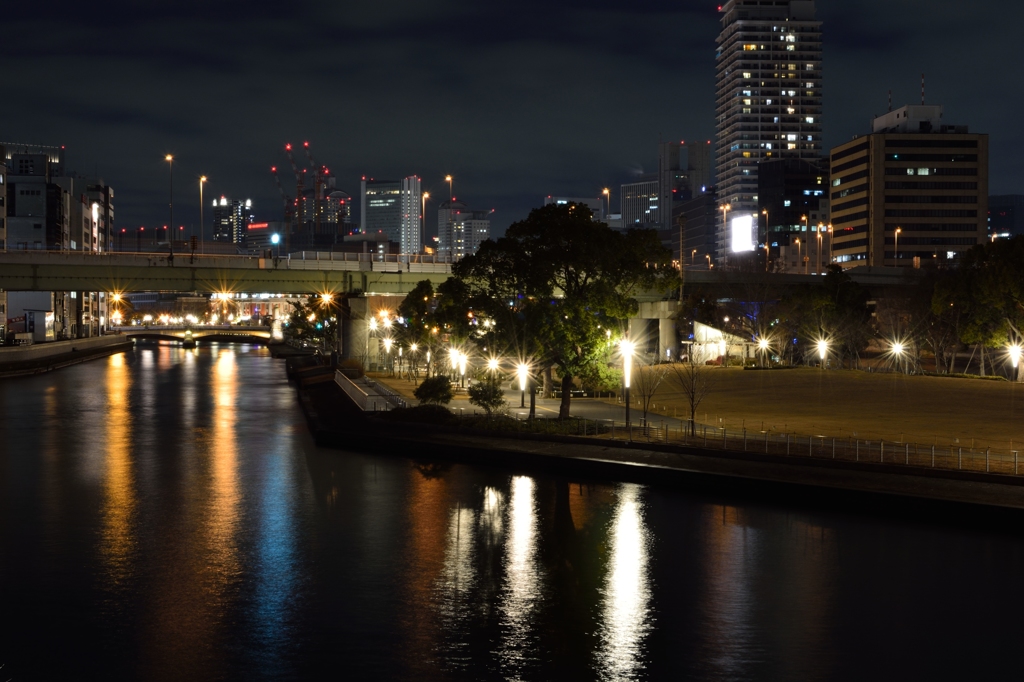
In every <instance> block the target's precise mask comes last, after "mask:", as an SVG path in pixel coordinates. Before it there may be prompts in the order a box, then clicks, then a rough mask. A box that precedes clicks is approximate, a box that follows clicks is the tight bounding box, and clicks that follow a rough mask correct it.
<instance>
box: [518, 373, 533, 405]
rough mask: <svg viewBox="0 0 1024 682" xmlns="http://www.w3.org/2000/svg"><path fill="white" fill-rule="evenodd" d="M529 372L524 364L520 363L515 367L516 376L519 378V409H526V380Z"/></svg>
mask: <svg viewBox="0 0 1024 682" xmlns="http://www.w3.org/2000/svg"><path fill="white" fill-rule="evenodd" d="M529 372H530V368H529V366H528V365H527V364H526V363H525V362H520V363H519V366H518V367H516V375H517V376H518V377H519V394H520V395H519V407H526V378H527V376H528V374H529Z"/></svg>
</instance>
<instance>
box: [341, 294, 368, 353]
mask: <svg viewBox="0 0 1024 682" xmlns="http://www.w3.org/2000/svg"><path fill="white" fill-rule="evenodd" d="M348 306H349V317H348V319H343V320H342V321H341V358H342V359H343V360H360V361H362V362H363V368H364V369H367V368H368V365H367V358H368V357H369V342H370V327H369V325H368V324H367V322H368V320H369V317H370V316H369V307H370V306H369V301H368V300H367V299H365V298H363V297H361V296H352V297H350V298H349V299H348Z"/></svg>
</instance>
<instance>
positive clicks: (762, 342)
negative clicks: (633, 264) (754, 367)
mask: <svg viewBox="0 0 1024 682" xmlns="http://www.w3.org/2000/svg"><path fill="white" fill-rule="evenodd" d="M769 346H770V344H769V342H768V339H766V338H765V337H763V336H762V337H761V338H759V339H758V340H757V349H758V351H760V354H761V366H762V367H764V365H765V358H766V357H767V356H768V349H769Z"/></svg>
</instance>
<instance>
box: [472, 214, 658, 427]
mask: <svg viewBox="0 0 1024 682" xmlns="http://www.w3.org/2000/svg"><path fill="white" fill-rule="evenodd" d="M453 275H454V279H456V280H459V281H461V282H464V283H465V284H466V286H467V291H466V292H465V294H466V300H467V301H468V302H469V304H470V305H472V306H473V308H474V310H479V311H485V312H486V314H488V315H490V316H491V317H492V318H493V319H495V321H496V326H495V328H494V329H495V333H496V334H497V335H498V336H499V337H500V338H501V339H502V341H503V343H504V344H505V346H506V347H507V348H508V349H509V350H511V351H512V352H518V353H519V354H520V355H521V356H522V357H524V358H525V357H532V358H533V359H534V360H535V361H536V363H537V364H538V365H539V367H540V368H541V369H543V368H544V367H550V366H554V367H556V368H557V370H558V373H559V375H560V376H561V383H562V402H561V405H560V406H559V417H562V418H565V417H568V416H569V408H570V404H571V395H572V393H571V389H572V385H573V379H574V378H575V377H578V376H581V375H583V374H586V373H587V372H588V370H589V369H590V368H591V367H592V365H593V363H595V362H597V361H598V359H599V358H600V357H601V355H602V351H603V350H604V347H605V344H607V341H608V335H607V333H608V331H609V330H612V329H617V328H619V327H621V325H622V324H623V323H624V322H625V321H626V320H628V319H629V317H630V316H631V315H633V314H635V313H636V311H637V307H638V306H637V303H636V300H635V296H636V294H637V293H638V292H640V291H642V290H645V289H649V288H653V287H658V286H660V287H669V286H671V285H672V284H674V275H675V271H674V270H673V269H672V268H671V254H670V252H669V251H668V250H667V249H665V248H664V247H662V246H661V243H660V241H659V240H658V237H657V233H655V232H654V231H653V230H629V231H628V232H626V233H622V232H618V231H615V230H612V229H611V228H609V227H608V226H607V225H605V224H604V223H599V222H595V221H594V220H593V219H592V216H591V213H590V210H589V209H588V208H587V207H586V206H582V205H577V204H569V205H558V204H551V205H548V206H544V207H543V208H538V209H535V210H533V211H532V212H531V213H530V215H529V217H527V218H526V220H522V221H520V222H517V223H515V224H513V225H511V226H510V227H509V228H508V230H507V231H506V233H505V237H504V238H502V239H499V240H498V241H496V242H485V243H484V245H483V246H481V248H480V250H479V251H477V253H476V254H474V255H472V256H469V257H467V258H465V259H463V260H462V261H460V262H459V263H457V264H456V265H455V267H454V268H453Z"/></svg>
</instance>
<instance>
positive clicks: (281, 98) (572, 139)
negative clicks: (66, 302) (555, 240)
mask: <svg viewBox="0 0 1024 682" xmlns="http://www.w3.org/2000/svg"><path fill="white" fill-rule="evenodd" d="M541 7H543V8H544V12H545V16H546V19H545V20H544V21H537V16H538V15H537V14H536V13H534V12H533V10H534V9H536V10H539V9H540V8H541ZM1012 7H1015V6H1012ZM75 8H76V6H75V5H72V4H71V3H67V2H57V3H56V4H55V5H54V6H53V8H52V10H51V11H48V12H47V13H46V17H45V19H43V18H40V17H41V15H40V14H39V13H37V12H33V11H31V10H30V9H29V8H27V7H12V8H9V13H8V15H7V16H6V17H5V21H4V25H3V27H2V28H0V37H2V38H3V44H4V45H5V47H4V50H5V53H6V54H7V56H8V59H9V60H11V59H14V58H15V57H16V58H17V60H18V68H17V69H12V70H11V71H10V73H9V74H8V80H7V82H6V83H5V89H6V91H7V93H8V101H9V103H10V105H9V106H8V107H7V109H6V110H5V112H4V117H3V119H2V120H0V139H4V140H7V141H12V142H25V143H33V144H45V145H65V146H66V149H67V164H68V168H69V169H70V170H74V171H77V172H79V173H81V174H86V175H89V176H91V177H100V178H103V179H104V181H105V182H106V183H108V184H109V185H111V186H113V187H116V188H117V191H118V220H119V223H120V224H121V225H122V226H136V225H156V224H163V222H165V221H166V204H167V196H166V195H167V192H166V184H167V183H166V180H167V177H166V176H167V167H166V163H165V162H164V157H165V155H166V154H173V155H174V158H175V162H174V164H175V166H174V176H175V179H174V187H175V190H174V215H175V222H176V223H179V224H184V225H185V226H186V229H188V228H189V227H190V226H192V225H195V226H198V223H199V189H198V178H199V176H200V175H205V176H207V177H208V178H209V182H208V184H207V186H206V188H205V190H204V191H205V192H206V196H207V197H213V196H217V197H219V196H221V195H226V196H245V197H252V200H253V205H254V207H256V218H257V220H260V221H266V220H279V219H280V218H281V216H280V211H281V208H280V207H281V200H280V196H279V194H278V192H277V189H276V186H275V184H274V181H273V178H272V176H271V175H270V172H269V168H270V166H272V165H277V166H284V165H285V160H284V157H283V154H282V152H281V149H282V147H283V144H284V143H285V142H294V143H298V142H301V141H303V140H310V141H311V142H312V144H313V145H314V146H315V149H316V153H317V159H318V161H321V162H323V163H325V164H327V165H329V167H330V168H331V173H332V175H333V176H334V177H335V178H337V182H338V188H339V189H340V190H343V191H345V192H347V193H348V194H350V195H352V196H356V194H357V192H358V189H359V179H360V177H362V176H363V175H368V176H375V177H406V176H408V175H410V174H416V175H418V176H419V177H420V178H422V183H423V184H422V189H423V190H424V191H427V192H430V193H431V194H432V196H445V195H446V189H447V183H446V182H445V180H444V178H445V176H446V175H447V174H451V175H453V176H454V177H455V186H456V188H457V191H456V195H457V196H467V197H472V203H473V205H474V207H477V206H479V207H480V208H481V209H488V210H490V209H496V212H495V214H494V216H493V220H492V227H491V233H492V234H493V235H496V236H497V235H500V234H502V233H503V232H504V229H505V227H506V226H507V225H508V224H510V223H511V222H514V221H516V220H520V219H522V218H524V217H525V216H526V215H527V213H528V212H529V210H530V209H531V208H534V207H536V206H538V205H539V203H540V202H539V201H538V197H542V196H544V195H546V194H549V193H551V192H557V193H558V194H561V195H567V196H593V197H595V198H598V197H601V189H602V188H603V187H610V188H613V191H614V192H615V193H616V196H613V197H612V208H613V211H617V210H618V207H619V201H620V198H619V196H617V193H618V188H619V187H620V185H621V184H623V183H628V182H631V181H634V180H635V179H637V176H638V175H639V173H638V172H637V171H640V170H642V171H643V172H647V173H650V172H655V171H657V167H658V143H659V141H660V140H669V139H679V140H683V139H705V140H707V139H710V140H715V132H714V129H715V39H716V37H717V36H718V34H719V31H720V29H721V26H720V18H721V15H720V14H719V13H718V11H716V10H717V7H716V5H715V4H714V3H711V4H708V3H703V2H696V1H683V2H668V1H667V0H665V1H662V0H658V1H650V2H638V3H632V4H631V5H630V6H629V7H628V8H625V7H619V6H616V5H611V4H607V5H601V4H598V5H597V6H593V7H589V8H580V7H577V6H575V5H574V4H572V3H559V2H555V3H546V4H545V5H543V6H541V5H539V4H538V5H530V4H529V3H527V5H526V6H524V7H520V8H518V9H517V11H516V12H515V13H514V14H512V13H509V12H508V11H507V10H504V9H502V8H500V7H476V6H474V7H472V8H471V9H469V10H467V8H465V7H463V6H461V5H459V4H456V3H439V4H435V5H431V6H429V7H425V6H420V5H416V4H412V3H409V4H407V5H405V4H402V3H399V5H398V6H396V7H394V8H393V9H390V10H389V11H388V12H387V13H383V14H382V13H380V12H378V11H376V10H371V9H369V8H361V7H346V8H344V10H341V9H340V8H337V7H336V6H334V5H331V4H317V3H312V4H310V5H309V6H305V7H299V8H291V9H289V10H288V12H290V14H289V15H288V16H282V13H281V9H280V6H279V5H277V4H270V3H264V2H254V3H247V4H245V5H241V4H235V3H232V2H227V3H224V4H221V5H218V6H217V7H214V8H208V7H204V8H199V7H198V6H175V7H170V6H168V7H162V8H157V9H150V8H140V7H136V6H134V5H132V4H129V3H115V4H114V5H113V6H112V7H110V8H108V9H107V10H106V11H105V12H104V13H103V15H102V17H98V16H97V17H86V18H84V19H83V18H82V16H81V13H80V12H78V11H76V9H75ZM523 9H525V10H526V11H521V10H523ZM925 9H926V10H927V11H925ZM1009 12H1010V10H1009V9H1007V10H1006V12H1004V15H1005V14H1008V13H1009ZM991 16H992V14H991V12H970V13H968V12H964V10H963V5H962V3H955V2H952V1H945V2H944V1H942V0H938V1H934V2H929V3H928V4H927V6H924V5H923V4H922V3H906V4H903V5H899V6H893V5H891V4H890V3H885V2H882V0H861V1H860V2H844V3H839V2H835V1H827V0H819V1H818V2H817V18H818V19H820V20H821V21H822V22H823V26H822V32H823V43H824V56H823V60H824V68H823V78H822V82H823V91H824V106H823V108H824V117H825V119H826V121H827V122H826V126H825V130H824V142H823V149H824V150H827V149H829V148H831V147H834V146H837V145H838V144H841V143H842V142H845V141H846V140H849V139H850V138H851V137H852V136H853V135H856V134H863V133H864V132H866V130H867V129H868V127H869V125H870V121H871V118H872V117H873V116H874V115H876V114H881V113H884V112H885V110H886V108H887V101H888V92H889V90H890V89H891V90H892V100H893V105H894V106H895V107H899V106H902V105H904V104H913V103H917V102H919V101H920V76H921V73H925V74H926V80H927V84H926V88H927V101H928V102H929V103H941V104H943V105H944V106H945V111H946V115H947V117H948V118H949V119H950V120H955V121H958V122H963V123H965V124H968V125H970V127H971V130H972V131H977V132H982V133H988V134H989V135H990V136H991V152H992V157H991V169H990V170H991V173H990V175H991V191H992V193H993V194H1017V193H1022V192H1024V170H1021V169H1019V168H1018V167H1017V165H1016V164H1015V163H1014V158H1015V156H1016V154H1015V150H1016V149H1018V148H1020V146H1021V145H1022V143H1024V132H1022V130H1021V127H1020V126H1019V125H1018V124H1017V123H1016V121H1015V112H1016V111H1017V110H1018V109H1019V108H1020V104H1021V102H1020V101H1019V100H1020V98H1021V95H1020V94H1019V93H1018V92H1016V91H1013V90H1009V89H1007V87H1006V84H1005V82H1003V80H1002V79H1001V76H1000V74H999V73H998V72H997V70H995V69H990V68H989V67H988V65H989V64H1001V63H1012V59H1013V55H1012V53H1011V52H1010V50H1012V49H1013V47H1012V45H1013V43H1014V41H1013V40H1012V38H1011V33H1010V31H1011V30H1012V28H1011V27H1013V26H1014V25H1015V22H1013V21H1011V20H1008V21H1000V22H994V23H993V22H991V21H990V20H991ZM1005 18H1007V19H1012V17H1009V16H1006V17H1005ZM227 25H230V26H231V30H232V32H233V33H234V32H238V33H240V34H241V35H246V36H248V39H249V40H250V42H251V44H252V45H253V46H254V49H251V50H237V49H235V47H234V46H232V47H230V48H229V47H228V46H227V45H225V44H224V43H223V41H222V40H220V39H219V36H220V35H222V30H223V29H224V27H225V26H227ZM40 35H46V36H47V40H46V44H45V46H43V47H39V46H38V45H37V44H36V37H37V36H40ZM447 35H450V36H453V37H454V36H458V40H452V41H450V42H449V41H446V40H445V39H444V38H445V36H447ZM473 36H480V37H478V38H474V37H473ZM483 36H486V39H484V37H483ZM466 40H470V41H471V42H472V43H473V45H472V48H473V49H472V50H466V49H465V48H466V44H465V41H466ZM449 45H450V46H449ZM255 46H259V47H258V49H255ZM285 46H288V47H287V48H285ZM295 46H298V47H295ZM468 55H472V57H471V58H470V57H469V56H468ZM70 61H73V62H74V63H75V64H76V68H78V69H81V70H82V71H83V72H85V73H103V74H104V83H103V87H102V89H100V90H97V91H95V92H96V93H97V94H95V95H87V96H85V97H82V96H81V94H80V92H79V91H78V90H77V89H74V88H70V87H64V86H62V85H61V81H59V80H55V79H54V78H53V73H56V72H59V70H60V69H61V68H63V66H62V65H66V64H67V63H69V62H70ZM399 65H401V68H402V69H408V70H409V79H408V80H407V81H406V82H407V83H411V85H409V87H404V88H398V89H396V88H393V87H391V81H390V80H389V79H388V78H386V77H385V76H384V74H386V73H389V72H391V71H392V70H393V69H395V68H399ZM567 74H588V77H587V78H566V77H564V76H566V75H567ZM325 81H326V82H328V85H326V86H325V85H324V82H325ZM99 93H102V96H100V94H99ZM232 93H238V94H239V96H238V97H235V96H231V95H232ZM241 93H244V97H242V95H241ZM295 93H301V97H299V96H297V95H296V94H295ZM296 101H299V102H300V103H299V105H295V104H294V103H295V102H296ZM239 102H244V103H245V104H244V106H239ZM630 102H633V103H637V106H620V105H624V104H626V103H630ZM286 178H287V174H286V173H285V174H282V180H283V181H284V183H285V186H286V188H287V186H288V184H289V183H288V182H287V179H286ZM431 203H432V202H431ZM436 207H437V204H434V205H433V206H431V205H430V203H428V206H427V211H426V215H427V216H428V220H427V225H426V231H427V233H428V234H433V233H434V232H435V230H436V227H435V226H434V225H433V224H432V221H431V220H430V218H431V217H433V216H436ZM208 218H209V216H208ZM206 228H207V233H208V234H209V232H210V229H211V223H210V221H209V220H208V221H207V224H206Z"/></svg>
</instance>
